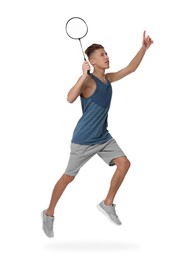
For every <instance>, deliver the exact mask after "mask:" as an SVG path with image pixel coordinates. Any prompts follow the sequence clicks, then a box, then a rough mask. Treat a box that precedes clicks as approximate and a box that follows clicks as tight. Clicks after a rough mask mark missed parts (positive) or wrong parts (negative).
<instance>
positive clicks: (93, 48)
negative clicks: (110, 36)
mask: <svg viewBox="0 0 183 260" xmlns="http://www.w3.org/2000/svg"><path fill="white" fill-rule="evenodd" d="M98 49H104V47H103V46H102V45H101V44H97V43H94V44H92V45H90V46H89V47H88V48H87V49H86V51H85V53H86V55H87V57H88V58H89V57H90V56H91V54H92V53H93V52H94V51H96V50H98Z"/></svg>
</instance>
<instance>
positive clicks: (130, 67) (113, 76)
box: [106, 31, 153, 82]
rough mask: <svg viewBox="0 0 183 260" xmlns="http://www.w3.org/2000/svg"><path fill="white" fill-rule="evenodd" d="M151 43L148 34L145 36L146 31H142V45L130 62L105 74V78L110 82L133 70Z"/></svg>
mask: <svg viewBox="0 0 183 260" xmlns="http://www.w3.org/2000/svg"><path fill="white" fill-rule="evenodd" d="M152 43H153V41H152V40H151V38H150V37H149V36H147V37H146V32H145V31H144V33H143V41H142V47H141V48H140V50H139V51H138V53H137V54H136V55H135V57H134V58H133V59H132V60H131V62H130V63H129V64H128V66H127V67H125V68H123V69H121V70H119V71H118V72H114V73H108V74H106V78H108V79H109V80H110V82H114V81H117V80H120V79H122V78H124V77H125V76H127V75H129V74H130V73H132V72H134V71H135V70H136V69H137V68H138V66H139V64H140V63H141V61H142V59H143V57H144V54H145V53H146V50H147V49H148V48H149V47H150V46H151V44H152Z"/></svg>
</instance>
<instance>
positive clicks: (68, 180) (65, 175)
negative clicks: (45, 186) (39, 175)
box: [62, 173, 75, 184]
mask: <svg viewBox="0 0 183 260" xmlns="http://www.w3.org/2000/svg"><path fill="white" fill-rule="evenodd" d="M62 178H63V180H64V181H65V182H66V183H68V184H69V183H70V182H72V181H73V180H74V179H75V176H71V175H68V174H67V173H64V174H63V176H62Z"/></svg>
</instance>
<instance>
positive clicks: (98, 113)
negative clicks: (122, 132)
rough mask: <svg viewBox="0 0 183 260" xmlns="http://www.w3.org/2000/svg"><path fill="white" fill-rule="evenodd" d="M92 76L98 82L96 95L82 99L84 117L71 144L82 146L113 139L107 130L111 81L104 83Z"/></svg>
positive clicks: (76, 128) (75, 131)
mask: <svg viewBox="0 0 183 260" xmlns="http://www.w3.org/2000/svg"><path fill="white" fill-rule="evenodd" d="M90 76H91V77H92V78H93V79H94V80H95V82H96V89H95V91H94V93H93V94H92V95H91V96H90V97H88V98H83V97H82V96H80V99H81V106H82V112H83V114H82V116H81V118H80V119H79V121H78V123H77V125H76V127H75V129H74V132H73V137H72V140H71V142H72V143H76V144H82V145H92V144H101V143H105V142H107V141H108V140H110V139H111V138H112V136H111V135H110V133H109V132H108V130H107V126H108V123H107V118H108V111H109V108H110V103H111V98H112V86H111V83H110V81H109V80H107V82H106V83H103V82H102V81H101V80H100V79H98V78H97V77H95V76H94V75H93V74H90Z"/></svg>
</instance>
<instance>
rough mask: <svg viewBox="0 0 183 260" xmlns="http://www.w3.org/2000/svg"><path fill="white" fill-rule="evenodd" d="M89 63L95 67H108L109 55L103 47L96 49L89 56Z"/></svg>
mask: <svg viewBox="0 0 183 260" xmlns="http://www.w3.org/2000/svg"><path fill="white" fill-rule="evenodd" d="M90 63H91V64H92V65H93V66H95V67H96V68H100V69H108V68H109V57H108V55H107V52H106V51H105V50H104V49H98V50H96V51H94V53H93V54H92V55H91V57H90Z"/></svg>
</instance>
